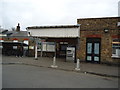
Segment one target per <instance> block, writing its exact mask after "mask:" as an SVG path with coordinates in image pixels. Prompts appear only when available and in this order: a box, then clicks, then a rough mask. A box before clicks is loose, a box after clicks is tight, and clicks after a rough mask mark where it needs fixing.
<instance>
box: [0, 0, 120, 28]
mask: <svg viewBox="0 0 120 90" xmlns="http://www.w3.org/2000/svg"><path fill="white" fill-rule="evenodd" d="M118 1H119V0H0V13H1V14H0V26H2V27H3V28H6V29H9V28H11V27H16V25H17V23H20V25H21V29H22V30H25V28H26V27H28V26H42V25H71V24H77V19H78V18H91V17H92V18H94V17H95V18H96V17H116V16H118Z"/></svg>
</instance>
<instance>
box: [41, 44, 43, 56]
mask: <svg viewBox="0 0 120 90" xmlns="http://www.w3.org/2000/svg"><path fill="white" fill-rule="evenodd" d="M42 48H43V44H42V42H41V57H42V55H43V51H42Z"/></svg>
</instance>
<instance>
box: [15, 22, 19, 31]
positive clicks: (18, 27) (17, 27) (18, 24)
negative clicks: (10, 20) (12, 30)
mask: <svg viewBox="0 0 120 90" xmlns="http://www.w3.org/2000/svg"><path fill="white" fill-rule="evenodd" d="M16 31H20V24H19V23H18V26H17V29H16Z"/></svg>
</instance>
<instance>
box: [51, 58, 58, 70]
mask: <svg viewBox="0 0 120 90" xmlns="http://www.w3.org/2000/svg"><path fill="white" fill-rule="evenodd" d="M51 67H52V68H57V67H58V66H57V65H56V57H53V65H51Z"/></svg>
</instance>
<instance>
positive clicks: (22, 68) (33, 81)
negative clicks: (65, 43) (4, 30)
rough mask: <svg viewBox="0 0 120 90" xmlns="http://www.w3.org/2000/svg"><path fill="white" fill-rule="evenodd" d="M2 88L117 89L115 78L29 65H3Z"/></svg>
mask: <svg viewBox="0 0 120 90" xmlns="http://www.w3.org/2000/svg"><path fill="white" fill-rule="evenodd" d="M2 70H3V71H2V72H3V73H2V75H3V76H2V86H3V88H118V79H117V78H106V77H101V76H96V75H91V74H84V73H76V72H70V71H63V70H56V69H51V68H44V67H36V66H29V65H3V67H2Z"/></svg>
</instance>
